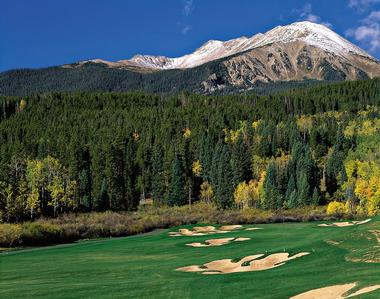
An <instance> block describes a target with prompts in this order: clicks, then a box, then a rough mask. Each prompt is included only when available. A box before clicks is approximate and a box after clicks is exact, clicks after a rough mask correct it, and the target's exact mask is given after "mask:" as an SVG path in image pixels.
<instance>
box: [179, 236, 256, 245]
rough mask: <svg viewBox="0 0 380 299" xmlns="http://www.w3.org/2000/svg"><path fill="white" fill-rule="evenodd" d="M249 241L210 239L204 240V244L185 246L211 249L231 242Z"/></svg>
mask: <svg viewBox="0 0 380 299" xmlns="http://www.w3.org/2000/svg"><path fill="white" fill-rule="evenodd" d="M248 240H251V238H223V239H210V240H206V241H205V243H190V244H186V245H187V246H191V247H213V246H221V245H226V244H229V243H231V242H243V241H248Z"/></svg>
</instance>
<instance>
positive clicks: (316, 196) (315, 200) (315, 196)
mask: <svg viewBox="0 0 380 299" xmlns="http://www.w3.org/2000/svg"><path fill="white" fill-rule="evenodd" d="M320 200H321V197H320V196H319V192H318V189H317V187H314V191H313V196H312V200H311V204H312V205H314V206H318V205H319V201H320Z"/></svg>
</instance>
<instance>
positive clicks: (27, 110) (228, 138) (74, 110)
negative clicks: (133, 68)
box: [0, 79, 380, 221]
mask: <svg viewBox="0 0 380 299" xmlns="http://www.w3.org/2000/svg"><path fill="white" fill-rule="evenodd" d="M379 104H380V80H379V79H375V80H368V81H357V82H345V83H336V84H331V85H326V86H319V87H312V88H305V89H299V90H293V91H287V92H283V93H278V94H273V95H268V96H256V95H250V96H243V95H240V96H239V95H234V96H232V95H231V96H201V95H195V94H188V93H181V94H178V95H175V96H159V95H149V94H144V93H139V92H135V93H125V94H117V93H84V92H83V93H75V94H66V93H51V94H41V95H34V96H26V97H2V98H1V99H0V218H1V219H2V220H3V221H21V220H26V219H34V218H37V217H40V216H42V215H43V216H52V217H53V216H57V215H59V214H62V213H65V212H70V211H78V212H80V211H92V210H96V211H103V210H107V209H111V210H115V211H120V210H134V209H136V208H137V206H138V204H139V202H140V200H143V201H144V202H148V201H150V200H152V201H153V203H154V204H156V205H164V204H165V205H171V206H173V205H185V204H188V203H192V202H194V201H198V200H203V201H205V202H213V203H215V204H216V205H217V206H219V207H220V208H221V209H222V208H229V207H238V208H244V207H247V206H253V207H259V208H263V209H280V208H284V209H287V208H294V207H302V206H306V205H318V204H327V203H329V202H332V203H331V204H330V205H329V208H330V210H334V211H335V212H336V211H338V212H341V213H344V212H347V213H366V214H370V215H372V214H375V213H378V212H379V211H380V193H379V191H378V190H377V186H378V185H379V184H380V160H379V157H378V155H377V152H378V151H379V144H380V143H379V142H380V121H379V114H380V111H379V109H378V106H379Z"/></svg>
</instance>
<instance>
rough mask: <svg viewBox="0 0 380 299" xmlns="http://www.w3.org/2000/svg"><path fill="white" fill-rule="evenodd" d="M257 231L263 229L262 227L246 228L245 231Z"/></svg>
mask: <svg viewBox="0 0 380 299" xmlns="http://www.w3.org/2000/svg"><path fill="white" fill-rule="evenodd" d="M258 229H263V228H262V227H248V228H246V229H245V230H258Z"/></svg>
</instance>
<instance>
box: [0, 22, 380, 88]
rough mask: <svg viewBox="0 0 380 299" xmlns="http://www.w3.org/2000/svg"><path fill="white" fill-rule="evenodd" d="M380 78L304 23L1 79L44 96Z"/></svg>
mask: <svg viewBox="0 0 380 299" xmlns="http://www.w3.org/2000/svg"><path fill="white" fill-rule="evenodd" d="M47 70H48V71H47ZM47 72H48V73H49V75H47ZM379 76H380V62H379V61H378V60H376V59H375V58H373V57H372V56H371V55H369V54H368V53H366V52H365V51H363V50H362V49H360V48H359V47H357V46H355V45H353V44H352V43H350V42H349V41H347V40H346V39H344V38H343V37H341V36H339V35H338V34H336V33H335V32H333V31H332V30H330V29H329V28H327V27H325V26H323V25H320V24H315V23H311V22H297V23H293V24H290V25H287V26H278V27H276V28H274V29H272V30H270V31H268V32H266V33H264V34H261V33H259V34H256V35H254V36H252V37H250V38H247V37H240V38H237V39H233V40H230V41H225V42H222V41H215V40H212V41H208V42H207V43H205V44H204V45H203V46H201V47H200V48H199V49H197V50H196V51H195V52H193V53H191V54H189V55H185V56H182V57H178V58H168V57H164V56H149V55H136V56H134V57H133V58H132V59H130V60H120V61H117V62H109V61H105V60H101V59H95V60H88V61H82V62H78V63H73V64H70V65H64V66H61V67H55V68H48V69H42V70H37V71H31V70H19V71H13V72H6V73H2V74H0V94H9V93H12V91H14V89H15V88H16V87H17V86H18V87H19V88H24V89H25V86H31V85H32V86H31V87H32V89H33V90H36V91H39V90H40V89H39V88H36V86H37V87H39V86H42V87H43V90H46V89H48V88H52V89H53V90H78V89H79V90H94V89H95V90H115V91H125V90H131V89H143V90H147V91H151V92H178V91H180V90H183V89H187V90H189V91H194V92H200V93H213V92H226V91H230V90H233V91H244V90H250V89H255V87H256V86H257V85H258V84H263V83H276V82H300V81H305V80H318V81H341V80H357V79H366V78H373V77H379ZM72 78H76V80H75V81H73V79H72ZM10 80H13V81H14V82H13V81H12V82H10ZM78 80H79V81H80V82H78ZM15 82H17V84H16V83H15ZM30 82H33V83H30ZM21 84H23V85H22V86H20V85H21ZM26 90H28V88H26Z"/></svg>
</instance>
